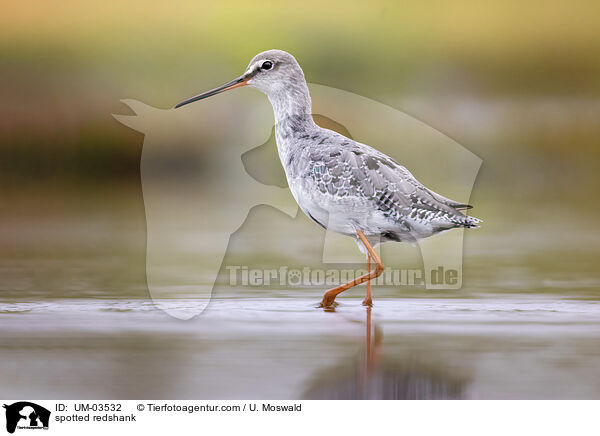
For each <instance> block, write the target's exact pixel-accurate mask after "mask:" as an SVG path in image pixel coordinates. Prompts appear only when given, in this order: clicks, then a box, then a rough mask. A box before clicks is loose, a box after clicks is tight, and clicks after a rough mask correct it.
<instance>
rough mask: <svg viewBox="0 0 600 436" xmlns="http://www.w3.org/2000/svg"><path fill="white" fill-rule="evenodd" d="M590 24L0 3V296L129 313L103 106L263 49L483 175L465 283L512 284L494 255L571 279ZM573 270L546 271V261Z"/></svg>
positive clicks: (133, 187) (174, 97)
mask: <svg viewBox="0 0 600 436" xmlns="http://www.w3.org/2000/svg"><path fill="white" fill-rule="evenodd" d="M599 12H600V6H599V4H598V2H594V1H570V2H567V1H563V2H553V1H525V2H504V1H495V2H475V1H453V2H446V1H432V2H416V1H414V2H395V1H379V2H368V3H367V2H364V3H363V4H354V3H350V2H342V1H331V2H322V1H321V2H312V1H303V2H275V1H271V2H269V1H267V2H260V1H233V2H198V1H178V2H175V3H170V2H164V1H160V2H159V1H148V0H144V1H142V0H139V1H127V2H122V1H102V2H100V1H89V2H81V1H74V0H63V1H25V2H14V1H12V2H5V1H3V2H2V14H1V15H0V35H1V37H0V65H1V71H2V80H1V81H0V88H1V89H2V92H1V95H2V99H1V100H0V137H1V145H0V153H1V155H0V183H1V184H2V198H3V207H2V210H1V211H0V214H1V215H0V216H2V229H1V230H0V232H1V233H0V237H1V240H2V247H3V248H2V253H1V255H2V257H3V260H2V265H3V266H2V284H1V285H2V289H3V291H4V292H5V295H10V296H17V295H23V291H25V290H28V291H29V292H33V293H36V292H37V293H39V294H40V295H45V293H46V292H54V293H58V294H57V295H62V294H61V293H64V292H67V293H68V292H69V290H72V291H73V292H75V293H77V295H81V293H82V292H84V291H85V290H86V289H87V290H90V292H94V293H98V292H103V291H107V292H108V291H110V292H111V293H114V294H118V295H124V294H123V291H122V290H123V289H127V290H128V291H127V292H126V293H125V294H126V295H146V292H147V291H146V288H145V274H144V249H145V233H144V232H145V226H144V225H145V220H144V218H145V216H144V208H143V199H142V193H141V188H140V180H139V179H140V175H139V161H140V154H141V149H142V143H143V136H142V135H141V134H140V133H137V132H135V131H133V130H131V129H128V128H126V127H124V126H123V125H121V124H119V123H118V122H117V121H116V120H115V119H113V118H112V116H111V114H112V113H130V111H129V109H127V108H126V107H125V106H124V105H122V104H121V103H120V102H119V101H120V99H123V98H132V99H138V100H141V101H143V102H145V103H147V104H149V105H152V106H155V107H159V108H169V107H172V106H173V104H174V103H176V102H178V101H180V100H181V99H182V98H185V97H189V96H190V95H193V94H194V93H195V92H198V91H201V90H204V89H208V88H211V87H213V86H216V85H218V84H220V83H222V82H224V81H226V80H230V79H231V78H233V77H236V76H237V75H238V74H239V73H240V72H241V71H243V69H244V68H245V66H246V65H247V62H248V61H249V59H251V58H252V57H253V56H254V55H255V54H256V53H258V52H260V51H262V50H266V49H270V48H280V49H284V50H286V51H289V52H291V53H293V54H294V55H295V56H296V58H297V59H298V60H299V62H300V64H301V65H302V67H303V69H304V71H305V74H306V76H307V79H308V81H309V82H312V83H318V84H322V85H328V86H332V87H337V88H340V89H343V90H346V91H350V92H353V93H356V94H358V95H363V96H366V97H369V98H371V99H374V100H377V101H380V102H382V103H385V104H387V105H390V106H392V107H394V108H397V109H399V110H401V111H404V112H406V113H407V114H409V115H412V116H414V117H415V118H417V119H419V120H421V121H424V122H425V123H426V124H428V125H430V126H432V127H434V128H436V129H438V130H439V131H441V132H443V133H445V134H446V135H448V136H450V137H451V138H453V139H455V140H456V141H457V142H458V143H460V144H461V145H463V146H465V147H466V148H468V149H469V150H471V151H472V152H473V153H475V154H477V155H478V156H480V157H481V158H482V159H483V162H484V163H483V166H482V169H481V171H480V174H479V178H478V182H477V184H476V186H475V188H474V190H473V195H472V198H471V202H472V203H475V204H477V205H478V207H479V209H478V210H477V213H474V215H476V216H481V217H483V218H485V219H486V226H487V228H484V229H483V231H482V232H481V233H479V236H478V239H477V241H478V242H475V238H473V242H472V244H473V245H471V252H470V253H475V254H473V256H478V255H480V254H481V253H484V252H489V251H490V250H492V251H493V250H496V251H493V253H494V255H495V256H498V257H499V258H501V259H502V260H501V261H497V260H490V259H488V263H487V264H485V263H484V264H482V265H479V266H482V268H491V266H493V265H498V262H508V261H507V259H509V258H510V259H511V260H510V262H512V264H514V265H522V263H523V259H519V257H518V255H517V254H516V253H515V252H511V251H510V248H511V247H510V242H509V240H508V239H506V237H507V235H512V237H513V238H515V239H517V240H519V241H521V242H523V241H527V244H528V246H529V247H530V248H531V250H533V251H535V253H534V254H535V256H536V258H535V259H534V260H532V259H528V262H530V264H531V265H538V264H540V263H541V264H542V267H541V268H542V269H543V271H546V272H547V271H550V272H551V274H557V275H558V276H560V277H563V276H564V272H565V271H564V269H568V270H569V271H573V268H578V270H577V271H578V273H579V274H580V276H581V274H583V275H584V276H585V277H588V278H589V277H590V274H596V272H595V271H596V269H595V267H594V266H593V265H594V264H595V261H594V259H595V258H596V256H597V255H598V253H597V249H596V247H597V244H596V243H597V241H598V239H599V238H598V234H597V232H595V227H596V225H595V222H596V216H597V215H596V214H597V211H598V207H597V202H596V199H597V198H598V187H599V180H598V169H599V164H598V157H599V156H600V147H599V145H600V144H599V142H600V141H599V139H600V123H599V122H598V120H599V118H600V98H599V97H600V80H599V77H600V57H599V56H598V53H600V30H599V27H598V14H599ZM223 116H226V114H224V115H223ZM208 145H210V144H207V143H204V142H203V137H202V136H199V137H198V138H197V147H199V148H203V147H207V146H208ZM373 145H376V144H373ZM175 152H176V151H175V150H174V153H175ZM273 156H275V150H273ZM396 158H398V159H399V160H401V156H396ZM418 176H419V175H418V174H417V177H418ZM490 218H492V219H490ZM307 228H308V229H310V230H307V231H308V232H310V231H315V229H313V228H311V227H307ZM540 229H541V230H540ZM536 231H542V233H535V238H532V239H525V240H524V239H523V237H522V235H523V234H524V233H527V232H529V233H527V234H528V235H530V236H531V235H532V234H533V233H531V232H536ZM519 232H521V233H519ZM553 241H554V242H553ZM467 242H469V241H467ZM476 244H479V245H476ZM502 244H504V245H502ZM561 244H563V245H562V246H561ZM564 244H567V245H568V247H566V248H565V246H564ZM501 246H502V247H504V248H506V250H505V251H502V250H501V249H500V247H501ZM541 246H543V247H546V248H548V247H550V248H552V249H553V250H555V251H551V252H548V251H546V253H545V254H542V253H540V252H539V247H541ZM536 247H537V248H536ZM513 248H514V247H513ZM567 248H568V251H567ZM534 249H535V250H534ZM563 249H564V250H563ZM582 250H583V253H582V254H581V259H579V258H578V260H577V261H576V263H575V265H568V266H566V267H565V264H564V263H563V264H562V268H563V269H562V270H561V268H560V267H558V269H557V266H556V265H555V262H556V259H557V257H556V256H560V255H561V253H563V254H564V253H566V252H568V253H581V251H582ZM467 254H468V253H467ZM571 259H573V258H572V257H571ZM528 274H529V273H528V272H527V271H525V272H524V273H523V275H524V276H527V275H528ZM544 274H546V273H544ZM475 276H476V274H475V273H473V274H472V279H473V277H475ZM594 277H596V276H594ZM485 281H486V279H483V278H482V281H481V283H483V282H485ZM465 282H466V283H473V280H471V282H469V280H468V278H467V279H466V280H465ZM475 283H477V282H476V281H475ZM536 283H538V282H536ZM538 285H539V283H538ZM596 285H597V282H596V281H593V282H592V285H589V284H588V285H585V286H588V287H589V286H594V287H595V286H596ZM53 295H54V294H53Z"/></svg>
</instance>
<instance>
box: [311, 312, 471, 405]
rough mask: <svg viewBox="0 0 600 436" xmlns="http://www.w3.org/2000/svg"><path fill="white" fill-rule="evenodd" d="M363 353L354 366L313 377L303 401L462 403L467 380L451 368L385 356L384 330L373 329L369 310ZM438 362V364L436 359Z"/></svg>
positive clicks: (343, 366) (375, 327) (337, 367)
mask: <svg viewBox="0 0 600 436" xmlns="http://www.w3.org/2000/svg"><path fill="white" fill-rule="evenodd" d="M365 326H366V332H365V347H364V353H361V355H360V356H359V357H358V358H357V359H356V361H355V363H354V364H353V365H340V366H335V367H332V368H328V369H327V370H325V371H322V372H320V373H318V374H317V375H316V377H314V380H313V382H312V384H311V385H310V386H309V388H308V389H307V390H306V391H305V392H304V394H303V396H302V398H304V399H309V400H437V399H439V400H441V399H462V398H464V388H465V384H466V379H465V378H464V377H463V376H462V375H460V374H456V373H454V372H451V371H450V370H449V369H448V368H446V367H444V366H442V365H440V364H439V363H437V364H436V363H434V362H433V361H431V362H430V361H426V360H424V359H419V358H418V357H417V358H414V357H412V356H411V357H407V358H402V357H397V356H394V357H392V356H388V357H386V356H384V353H383V330H382V329H381V327H380V326H378V325H377V324H375V325H374V326H373V327H372V326H371V308H370V307H367V308H366V322H365ZM435 362H438V360H437V359H436V361H435Z"/></svg>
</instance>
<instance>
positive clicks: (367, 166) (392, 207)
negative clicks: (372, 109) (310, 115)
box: [289, 132, 480, 233]
mask: <svg viewBox="0 0 600 436" xmlns="http://www.w3.org/2000/svg"><path fill="white" fill-rule="evenodd" d="M332 133H333V132H332ZM327 136H328V137H327V140H325V141H317V142H321V143H319V144H318V145H315V140H312V141H311V143H310V144H309V143H306V146H305V147H302V146H301V147H299V149H300V150H299V152H298V153H296V154H295V157H296V161H295V162H290V168H289V170H290V174H291V176H292V177H295V176H298V177H301V178H304V179H305V180H312V182H313V183H314V185H315V187H316V189H318V190H319V191H320V192H321V193H323V194H327V195H329V196H331V197H332V200H334V199H342V198H345V197H355V198H356V199H357V200H361V201H365V200H367V201H370V202H372V203H374V206H375V208H376V209H377V210H379V211H380V212H381V213H382V214H383V215H384V216H386V217H389V218H390V219H392V220H394V221H395V222H397V223H401V224H403V225H404V226H406V231H410V230H411V229H413V228H415V227H419V226H422V225H427V226H428V227H429V228H430V229H431V231H432V232H433V233H435V232H439V231H442V230H447V229H451V228H454V227H477V223H478V222H479V221H480V220H478V219H477V218H473V217H468V216H465V215H463V214H462V213H461V212H459V209H464V208H468V207H470V206H469V205H466V204H462V203H459V202H456V201H453V200H450V199H447V198H445V197H443V196H441V195H439V194H436V193H435V192H433V191H431V190H429V189H427V188H426V187H425V186H423V185H422V184H421V183H420V182H419V181H417V180H416V179H415V178H414V176H413V175H412V174H411V173H410V172H409V171H408V170H407V169H406V168H404V167H403V166H401V165H400V164H398V163H397V162H396V161H394V160H393V159H392V158H390V157H388V156H386V155H385V154H383V153H381V152H379V151H377V150H375V149H373V148H371V147H369V146H367V145H364V144H361V143H358V142H355V141H352V140H350V139H348V138H346V137H343V136H341V135H338V134H334V135H327Z"/></svg>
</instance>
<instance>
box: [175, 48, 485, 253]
mask: <svg viewBox="0 0 600 436" xmlns="http://www.w3.org/2000/svg"><path fill="white" fill-rule="evenodd" d="M267 67H268V68H267ZM243 85H248V86H251V87H254V88H256V89H258V90H260V91H262V92H263V93H265V94H266V95H267V97H268V98H269V101H270V102H271V104H272V106H273V112H274V115H275V136H276V141H277V148H278V152H279V157H280V159H281V163H282V165H283V168H284V170H285V174H286V177H287V180H288V184H289V187H290V190H291V191H292V194H293V196H294V198H295V199H296V201H297V202H298V205H299V206H300V208H301V209H302V210H303V211H304V213H305V214H306V215H308V216H309V217H310V218H311V219H312V220H314V221H315V222H317V223H318V224H320V225H321V226H323V227H324V228H327V229H329V230H332V231H335V232H338V233H342V234H344V235H348V236H352V237H355V238H356V237H357V236H356V235H357V231H362V232H363V233H364V235H365V236H366V237H367V239H368V240H369V242H370V243H372V244H373V245H375V244H378V243H380V242H386V241H400V242H414V241H416V240H418V239H422V238H426V237H429V236H432V235H434V234H436V233H440V232H443V231H446V230H450V229H453V228H460V227H466V228H473V227H478V223H479V222H480V220H479V219H477V218H474V217H470V216H466V215H464V214H463V213H462V212H461V210H463V209H467V208H470V207H471V206H469V205H467V204H462V203H459V202H456V201H453V200H450V199H448V198H445V197H443V196H441V195H439V194H436V193H435V192H433V191H431V190H430V189H428V188H426V187H425V186H423V185H422V184H421V183H420V182H419V181H417V179H415V177H414V176H413V175H412V174H411V173H410V172H409V171H408V170H407V169H406V168H404V167H403V166H402V165H400V164H399V163H398V162H396V161H395V160H394V159H392V158H391V157H389V156H386V155H385V154H383V153H381V152H379V151H377V150H376V149H374V148H372V147H369V146H368V145H365V144H361V143H359V142H356V141H353V140H352V139H349V138H347V137H345V136H343V135H341V134H339V133H337V132H334V131H332V130H329V129H325V128H322V127H320V126H318V125H317V124H315V122H314V120H313V117H312V108H311V100H310V94H309V91H308V87H307V85H306V80H305V78H304V73H303V72H302V69H301V68H300V65H298V62H297V61H296V59H295V58H294V57H293V56H292V55H290V54H289V53H286V52H284V51H281V50H268V51H265V52H262V53H259V54H258V55H256V56H255V57H254V58H253V59H252V60H251V61H250V64H249V65H248V68H247V70H246V72H245V73H244V74H243V75H242V76H240V77H239V78H238V79H235V80H233V81H232V82H229V83H227V84H225V85H223V86H221V87H219V88H216V89H214V90H212V91H209V92H206V93H203V94H200V95H199V96H196V97H194V98H192V99H189V100H186V101H184V102H182V103H180V104H179V105H178V106H177V107H179V106H181V105H184V104H187V103H190V102H192V101H196V100H199V99H202V98H205V97H208V96H211V95H214V94H216V93H219V92H222V91H225V90H228V89H232V88H235V87H238V86H243ZM359 247H361V244H359ZM361 248H362V247H361Z"/></svg>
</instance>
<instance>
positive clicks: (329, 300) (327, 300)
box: [317, 294, 338, 309]
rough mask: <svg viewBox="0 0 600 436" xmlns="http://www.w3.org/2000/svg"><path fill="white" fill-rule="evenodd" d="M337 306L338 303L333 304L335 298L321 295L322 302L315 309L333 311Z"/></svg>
mask: <svg viewBox="0 0 600 436" xmlns="http://www.w3.org/2000/svg"><path fill="white" fill-rule="evenodd" d="M337 305H338V303H336V302H335V296H333V297H331V296H328V295H327V294H325V295H323V300H321V303H320V304H319V305H318V306H317V307H319V308H322V309H333V308H335V307H337Z"/></svg>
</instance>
